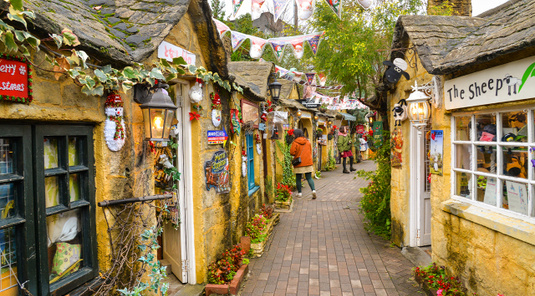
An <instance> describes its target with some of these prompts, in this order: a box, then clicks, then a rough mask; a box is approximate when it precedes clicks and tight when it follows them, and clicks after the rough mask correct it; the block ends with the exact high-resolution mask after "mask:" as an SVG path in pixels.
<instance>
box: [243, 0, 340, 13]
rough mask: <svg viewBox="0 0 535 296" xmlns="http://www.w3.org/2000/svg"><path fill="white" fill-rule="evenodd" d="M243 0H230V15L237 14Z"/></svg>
mask: <svg viewBox="0 0 535 296" xmlns="http://www.w3.org/2000/svg"><path fill="white" fill-rule="evenodd" d="M243 1H244V0H232V16H233V17H235V16H236V14H238V10H240V7H241V5H242V4H243ZM332 1H338V0H332Z"/></svg>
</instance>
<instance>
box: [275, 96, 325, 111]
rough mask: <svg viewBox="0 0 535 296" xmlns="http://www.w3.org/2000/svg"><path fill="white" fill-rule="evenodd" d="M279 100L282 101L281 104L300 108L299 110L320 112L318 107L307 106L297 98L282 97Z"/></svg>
mask: <svg viewBox="0 0 535 296" xmlns="http://www.w3.org/2000/svg"><path fill="white" fill-rule="evenodd" d="M279 102H280V105H281V106H284V107H288V108H293V109H299V110H305V111H310V112H314V113H315V112H318V110H317V109H316V108H307V107H305V106H304V105H303V104H301V103H300V102H299V101H297V100H292V99H284V98H280V99H279Z"/></svg>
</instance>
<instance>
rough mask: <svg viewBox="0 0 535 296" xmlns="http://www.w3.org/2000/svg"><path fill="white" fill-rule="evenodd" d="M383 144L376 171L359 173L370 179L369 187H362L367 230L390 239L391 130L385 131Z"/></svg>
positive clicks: (377, 155)
mask: <svg viewBox="0 0 535 296" xmlns="http://www.w3.org/2000/svg"><path fill="white" fill-rule="evenodd" d="M383 139H384V141H383V144H382V145H381V147H380V148H379V150H378V151H377V154H376V156H375V158H374V162H375V164H376V166H377V169H376V170H375V171H364V170H360V171H357V175H358V176H359V177H361V178H363V179H365V180H369V181H370V183H368V186H367V187H363V188H360V192H362V193H363V194H364V196H363V197H362V199H361V201H360V211H361V213H363V215H364V219H365V227H366V230H368V231H371V232H373V233H375V234H377V235H379V236H382V237H384V238H386V239H390V177H391V176H390V140H389V132H387V131H384V132H383Z"/></svg>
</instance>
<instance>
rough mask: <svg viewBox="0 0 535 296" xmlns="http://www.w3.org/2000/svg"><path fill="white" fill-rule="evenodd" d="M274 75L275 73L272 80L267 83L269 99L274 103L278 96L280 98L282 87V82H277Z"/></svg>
mask: <svg viewBox="0 0 535 296" xmlns="http://www.w3.org/2000/svg"><path fill="white" fill-rule="evenodd" d="M276 75H277V74H275V73H274V75H273V82H272V83H270V84H269V85H268V86H269V95H270V96H271V101H272V102H273V103H274V104H277V103H278V101H279V98H280V94H281V88H282V84H280V83H279V82H277V76H276Z"/></svg>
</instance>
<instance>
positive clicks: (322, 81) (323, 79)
mask: <svg viewBox="0 0 535 296" xmlns="http://www.w3.org/2000/svg"><path fill="white" fill-rule="evenodd" d="M318 77H319V79H320V85H321V86H325V82H327V76H325V73H318Z"/></svg>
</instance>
